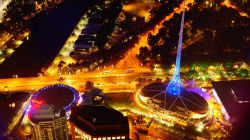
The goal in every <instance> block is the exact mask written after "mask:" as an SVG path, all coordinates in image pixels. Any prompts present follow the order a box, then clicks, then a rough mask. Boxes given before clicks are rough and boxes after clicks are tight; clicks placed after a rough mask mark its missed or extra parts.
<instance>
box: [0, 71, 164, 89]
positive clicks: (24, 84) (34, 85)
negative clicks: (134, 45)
mask: <svg viewBox="0 0 250 140" xmlns="http://www.w3.org/2000/svg"><path fill="white" fill-rule="evenodd" d="M133 70H134V71H133V72H127V71H126V69H112V68H106V69H103V70H99V71H95V72H89V73H78V74H75V75H62V76H61V77H63V79H64V80H62V81H61V82H62V83H65V84H67V85H70V86H72V87H74V88H76V89H77V90H78V91H82V87H83V85H84V83H85V81H87V80H89V81H92V82H93V83H94V84H95V86H96V87H99V88H101V89H103V91H104V92H111V91H112V92H119V91H123V92H124V91H131V90H133V89H135V80H136V79H137V78H139V77H149V78H151V77H153V75H154V73H153V72H152V71H150V70H149V69H147V68H136V69H133ZM59 77H60V76H40V77H29V78H8V79H0V83H1V84H0V92H6V91H10V92H11V91H30V90H33V91H36V90H38V89H40V88H42V87H45V86H48V85H51V84H56V83H59V81H60V80H58V79H59ZM163 77H164V76H163Z"/></svg>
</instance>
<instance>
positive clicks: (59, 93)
mask: <svg viewBox="0 0 250 140" xmlns="http://www.w3.org/2000/svg"><path fill="white" fill-rule="evenodd" d="M52 97H53V99H52ZM64 98H68V100H65V99H64ZM32 99H35V100H43V101H45V102H46V103H48V104H55V105H57V106H62V107H63V109H64V110H65V111H66V112H67V111H69V110H70V109H71V107H72V106H73V105H75V104H77V103H78V101H79V100H80V94H79V93H78V91H77V90H76V89H75V88H73V87H71V86H68V85H64V84H55V85H49V86H46V87H44V88H42V89H40V90H38V91H37V92H36V93H34V95H33V96H32Z"/></svg>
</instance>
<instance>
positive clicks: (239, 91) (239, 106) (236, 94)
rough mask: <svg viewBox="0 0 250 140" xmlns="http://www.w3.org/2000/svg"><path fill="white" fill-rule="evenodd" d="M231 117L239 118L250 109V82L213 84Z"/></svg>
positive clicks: (219, 82)
mask: <svg viewBox="0 0 250 140" xmlns="http://www.w3.org/2000/svg"><path fill="white" fill-rule="evenodd" d="M212 85H213V87H214V90H215V91H216V93H217V95H218V97H219V98H220V100H221V102H222V104H223V106H224V107H225V109H226V111H227V113H228V114H229V116H230V117H232V116H233V117H237V116H239V115H240V114H241V113H242V112H245V111H249V108H250V94H249V90H250V80H234V81H218V82H212Z"/></svg>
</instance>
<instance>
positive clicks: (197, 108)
mask: <svg viewBox="0 0 250 140" xmlns="http://www.w3.org/2000/svg"><path fill="white" fill-rule="evenodd" d="M166 88H167V84H165V83H152V84H149V85H147V86H145V87H144V88H142V90H141V92H140V94H139V98H140V100H141V101H142V102H143V103H144V104H145V105H148V106H151V107H154V108H160V109H164V111H169V112H170V113H174V114H176V115H177V116H183V117H185V116H189V117H191V118H202V117H205V116H206V115H207V113H208V103H207V102H206V100H205V99H204V98H203V97H201V96H200V95H199V94H198V93H196V92H194V91H189V90H187V89H185V88H183V89H182V93H181V94H180V95H173V94H170V93H167V91H166ZM164 100H165V101H164ZM164 104H165V105H164Z"/></svg>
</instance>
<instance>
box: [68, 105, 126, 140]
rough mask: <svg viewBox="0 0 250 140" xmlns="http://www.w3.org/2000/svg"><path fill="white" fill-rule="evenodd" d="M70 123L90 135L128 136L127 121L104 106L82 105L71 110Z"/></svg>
mask: <svg viewBox="0 0 250 140" xmlns="http://www.w3.org/2000/svg"><path fill="white" fill-rule="evenodd" d="M71 111H72V113H71V116H70V121H71V122H73V123H74V124H75V126H77V127H78V128H80V129H81V130H83V131H85V132H87V133H89V134H90V135H95V136H96V135H98V136H100V135H114V134H128V133H129V126H128V119H127V117H124V116H123V114H122V113H120V112H119V111H117V110H115V109H112V108H110V107H106V106H93V105H82V106H78V107H74V108H72V110H71Z"/></svg>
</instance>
